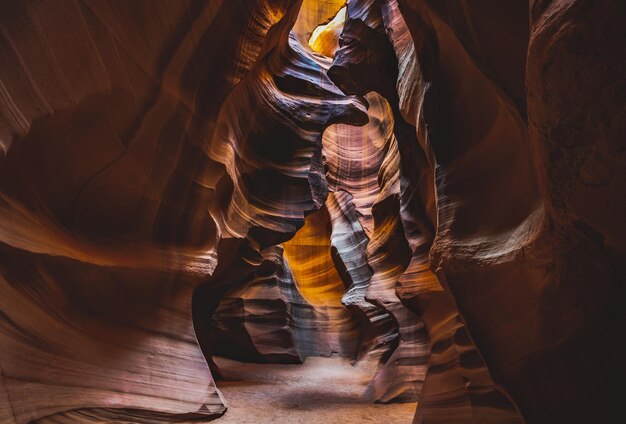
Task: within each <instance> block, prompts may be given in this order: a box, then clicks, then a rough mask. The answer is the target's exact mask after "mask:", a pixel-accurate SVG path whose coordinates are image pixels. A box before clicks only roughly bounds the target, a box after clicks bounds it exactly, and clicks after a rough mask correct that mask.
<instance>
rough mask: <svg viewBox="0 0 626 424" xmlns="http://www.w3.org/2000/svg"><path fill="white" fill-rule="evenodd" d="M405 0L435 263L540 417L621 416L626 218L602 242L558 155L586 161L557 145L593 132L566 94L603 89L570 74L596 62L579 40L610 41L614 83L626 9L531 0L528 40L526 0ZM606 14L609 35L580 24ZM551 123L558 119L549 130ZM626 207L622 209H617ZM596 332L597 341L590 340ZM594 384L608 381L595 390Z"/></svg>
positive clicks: (613, 113)
mask: <svg viewBox="0 0 626 424" xmlns="http://www.w3.org/2000/svg"><path fill="white" fill-rule="evenodd" d="M398 3H399V4H400V10H401V12H402V15H403V17H404V18H405V20H406V23H407V25H408V28H409V29H410V32H411V36H412V39H413V41H414V44H415V46H416V55H417V58H418V60H419V64H420V70H421V73H422V77H421V82H420V79H419V78H417V79H416V82H417V84H415V86H416V87H418V88H419V89H417V90H416V89H415V88H413V89H412V91H410V90H407V91H406V95H405V96H404V98H405V101H404V103H403V114H404V115H405V116H407V119H408V120H409V121H410V122H411V121H412V122H415V123H416V124H418V125H417V127H418V137H419V138H420V144H422V145H423V146H426V147H425V151H426V152H432V156H433V162H434V163H435V174H436V187H437V197H436V199H437V211H438V217H437V236H436V239H435V242H434V245H433V248H432V250H431V259H432V267H433V269H434V270H436V272H437V274H438V277H439V279H440V281H441V282H442V283H443V285H444V286H445V287H446V289H447V290H449V292H450V293H451V294H452V296H453V297H454V300H455V302H456V304H457V305H458V308H459V311H460V313H461V315H462V316H463V318H464V322H465V323H466V324H467V329H468V331H469V334H470V335H471V338H472V340H473V341H474V342H475V343H476V346H477V348H478V349H479V351H480V353H481V355H482V357H483V358H484V359H485V362H486V364H487V365H488V367H489V369H490V371H491V375H492V376H493V379H494V380H495V382H496V383H497V384H498V385H499V387H501V388H503V389H504V390H505V391H506V392H507V393H508V394H509V396H510V397H511V398H512V399H513V400H514V401H515V404H516V405H517V406H518V407H519V410H520V412H521V414H522V415H523V417H524V419H525V420H526V421H527V422H533V423H534V422H537V423H541V422H555V421H562V422H586V421H590V420H591V421H594V420H598V419H600V418H599V416H602V417H604V418H602V419H601V420H604V419H606V420H608V421H610V420H611V418H609V417H610V415H611V414H612V413H614V412H610V411H614V405H617V402H615V400H614V399H615V398H614V393H615V392H616V391H619V390H618V389H616V388H617V387H619V386H620V383H618V381H617V379H614V378H613V377H612V376H614V375H615V372H614V371H615V370H613V371H608V369H607V368H606V366H607V364H608V363H612V364H613V365H612V366H613V367H617V368H618V369H619V372H618V373H617V374H619V375H624V372H623V366H620V365H618V364H616V363H615V362H614V361H612V360H611V359H608V358H613V357H614V356H613V355H614V354H616V353H617V352H622V351H623V349H622V348H621V347H619V346H622V345H619V342H618V343H617V345H616V340H623V339H624V334H625V332H624V328H623V326H622V325H621V324H617V323H618V322H623V319H622V318H617V316H618V315H620V313H618V312H617V311H619V310H623V306H619V305H618V303H620V302H621V301H617V300H616V299H617V298H621V296H617V298H616V297H615V294H616V293H619V292H620V290H621V289H620V287H621V286H622V285H621V284H620V283H618V282H619V281H623V275H624V274H623V267H621V266H620V265H617V264H616V262H615V259H616V258H618V257H622V256H620V255H621V254H620V253H618V252H619V248H618V249H616V247H617V246H618V245H619V243H616V242H615V240H617V239H619V236H617V234H618V232H619V231H620V230H615V231H613V232H611V235H610V236H609V235H608V234H607V239H606V240H607V241H606V242H604V243H603V242H602V240H601V237H599V236H600V234H602V230H601V228H606V227H603V226H602V225H601V224H598V222H597V221H594V220H593V219H591V216H590V215H585V213H584V212H582V210H577V209H576V207H574V206H572V205H573V204H568V203H569V202H568V201H564V199H572V198H573V197H571V198H570V197H569V193H571V192H570V191H569V190H568V189H566V188H565V187H574V186H575V184H574V183H573V180H572V179H570V178H569V177H567V176H566V175H567V173H568V172H570V174H569V175H571V172H576V171H564V172H561V171H558V167H555V166H553V165H548V164H549V163H551V161H556V163H559V164H560V166H563V169H565V168H567V169H569V170H574V169H583V168H582V167H581V168H577V167H576V166H575V165H574V164H573V162H568V160H567V159H565V160H563V158H564V156H563V155H564V153H563V150H561V151H560V153H557V150H556V149H554V150H551V149H550V148H546V146H555V145H556V142H555V141H553V140H557V139H560V140H561V141H562V140H565V139H566V138H568V137H567V136H566V137H563V138H561V135H560V134H561V133H560V132H559V128H561V129H562V130H563V131H565V132H564V133H563V134H565V133H567V134H572V135H573V137H574V138H575V137H578V136H579V135H581V134H584V133H585V131H586V130H581V129H582V128H583V127H584V126H585V125H586V124H583V125H582V126H581V124H578V123H577V124H573V121H571V120H569V119H576V118H574V116H576V113H574V112H573V111H572V110H571V109H570V110H568V109H564V108H563V107H562V106H556V103H559V102H561V101H563V102H566V103H567V104H568V105H570V104H571V105H580V104H586V103H587V102H588V101H591V99H595V98H597V96H596V89H599V87H598V84H597V83H593V82H591V81H590V80H586V81H581V80H577V82H573V80H570V79H568V76H572V75H576V74H577V72H581V75H582V74H586V72H587V71H580V70H581V69H582V68H581V67H584V66H585V65H582V63H583V61H584V59H582V58H584V57H587V52H588V50H586V49H585V47H584V44H581V43H580V42H579V41H580V40H582V39H585V40H591V39H593V41H587V42H588V43H592V44H594V45H595V43H599V44H600V45H603V46H606V48H603V49H602V52H601V53H600V54H598V55H596V56H594V59H593V61H594V71H593V72H596V74H597V75H603V78H605V79H606V81H607V83H606V86H608V87H613V86H614V84H615V83H616V82H617V81H618V80H617V79H616V77H615V74H614V73H613V71H614V70H616V69H618V68H616V67H615V65H616V63H617V62H616V60H615V59H614V58H615V57H616V56H615V54H616V51H617V50H619V48H620V47H618V46H622V49H623V43H620V42H618V41H616V40H617V39H619V38H620V37H618V36H616V34H617V33H618V32H619V31H618V30H617V28H618V27H619V25H618V24H617V23H616V21H615V20H613V19H610V18H608V16H609V15H608V14H611V16H612V17H614V16H615V15H616V14H619V11H622V12H623V7H622V6H618V5H617V2H609V3H610V4H606V5H603V6H596V5H595V4H594V5H593V6H592V2H588V1H573V2H565V3H562V2H550V1H548V2H530V9H531V12H532V13H531V22H532V26H531V29H532V31H533V33H532V34H531V36H530V45H529V44H528V40H529V34H528V26H527V24H526V22H527V19H526V18H524V19H521V18H520V17H522V16H525V14H526V13H528V6H529V5H528V4H527V3H526V2H515V3H514V4H512V5H508V4H507V5H504V4H498V5H497V6H496V5H495V3H494V4H492V5H491V6H490V7H487V6H486V3H483V2H463V3H458V4H454V3H452V2H439V3H435V2H430V1H419V0H415V1H413V0H399V1H398ZM514 11H517V12H516V13H514ZM594 25H597V26H598V27H597V28H598V32H597V33H596V32H595V31H594V30H591V31H588V32H587V31H586V30H585V33H586V34H588V36H589V38H586V37H587V36H581V34H582V31H583V30H582V29H578V28H582V27H585V26H587V28H589V26H594ZM600 26H601V27H602V29H601V30H599V27H600ZM573 28H577V30H575V31H573V32H572V31H570V29H573ZM494 33H497V34H500V36H498V37H494V36H493V34H494ZM622 33H623V31H622ZM575 34H576V35H575ZM591 34H595V35H593V36H591ZM548 40H550V41H548ZM559 43H563V44H560V45H561V46H567V48H569V49H570V51H576V52H577V54H574V55H571V56H568V57H564V56H559V54H557V53H556V51H557V50H558V49H553V47H554V46H555V45H557V44H559ZM548 46H549V47H548ZM609 52H610V53H609ZM574 57H576V58H578V59H572V58H574ZM526 58H528V61H527V60H526ZM618 66H619V65H618ZM622 66H623V65H622ZM568 67H569V68H568ZM568 69H569V71H568ZM574 69H577V70H578V71H573V70H574ZM524 70H526V79H525V80H524ZM549 71H552V72H553V73H552V76H551V77H548V75H549ZM568 72H569V73H568ZM591 72H592V71H590V73H591ZM586 75H589V74H586ZM550 78H553V79H552V80H551V79H550ZM603 78H597V79H596V81H600V80H602V79H603ZM544 81H551V82H550V83H547V84H544ZM408 86H409V84H407V83H406V82H405V83H404V84H399V87H401V88H404V89H405V90H406V87H408ZM524 87H525V88H526V91H527V100H528V101H526V100H525V96H524V90H523V88H524ZM538 87H541V88H539V89H538ZM557 87H560V88H557ZM573 87H584V88H582V90H578V89H573ZM559 89H561V90H563V91H562V92H560V94H559V91H558V90H559ZM572 90H573V91H572ZM609 91H610V89H609ZM566 92H567V94H565V93H566ZM572 93H577V94H576V95H575V96H576V97H575V99H574V98H573V97H570V96H573V95H572ZM411 98H412V100H411ZM554 99H559V100H558V101H555V100H554ZM582 99H585V100H582ZM546 103H547V104H551V105H552V106H546ZM559 104H561V103H559ZM563 104H565V103H562V105H563ZM592 104H593V103H592ZM596 104H602V106H600V108H602V109H603V112H602V114H603V115H604V116H605V117H606V119H602V122H612V119H614V118H613V117H617V116H618V114H619V112H618V109H619V108H616V107H615V106H614V105H615V103H613V102H612V101H609V100H608V99H607V98H604V99H603V100H600V101H599V102H598V103H596ZM551 107H554V109H551ZM592 109H593V108H591V109H586V108H585V112H582V115H578V116H586V117H587V118H586V119H588V120H589V121H587V122H591V121H594V120H595V118H594V116H598V115H594V112H592V111H591V110H592ZM557 110H558V111H559V112H557ZM526 111H528V116H527V115H526ZM560 112H563V115H561V116H562V117H563V121H562V122H561V123H560V125H561V126H560V125H559V124H557V123H558V122H559V119H558V118H557V119H556V120H555V121H552V122H548V120H549V119H551V118H548V119H544V118H543V117H552V116H556V115H558V113H560ZM540 116H541V118H540ZM450 122H454V125H453V126H451V125H450ZM536 122H542V123H543V124H542V125H543V127H542V129H541V130H540V129H539V128H538V127H537V126H536ZM566 122H567V123H566ZM577 122H580V121H577ZM570 124H572V125H570ZM592 127H593V128H597V127H596V124H592ZM609 127H612V125H611V124H608V126H607V128H609ZM565 128H567V130H565ZM615 128H617V127H615ZM607 133H608V132H607V131H606V129H605V130H603V131H602V132H601V134H602V135H601V136H599V137H598V138H597V139H598V140H602V141H598V144H599V145H602V146H607V145H610V143H605V141H604V140H607V138H605V136H604V134H607ZM589 139H594V137H593V136H592V137H589ZM553 143H554V144H553ZM567 143H569V140H568V142H567ZM611 148H614V147H611ZM600 149H602V148H600ZM591 150H593V149H591ZM591 150H590V151H591ZM569 152H573V150H569ZM568 154H569V153H568ZM574 156H575V154H574ZM489 158H497V160H493V159H492V160H489ZM565 163H567V165H565ZM578 163H579V164H582V161H580V162H578ZM610 167H611V165H609V168H610ZM583 174H584V172H580V174H579V175H581V176H582V175H583ZM582 178H583V179H584V177H582ZM553 181H558V183H556V184H555V183H553ZM563 181H568V182H567V183H565V184H564V185H561V183H562V182H563ZM470 185H471V186H472V187H471V188H470V187H469V186H470ZM472 190H476V191H474V192H473V193H472ZM557 198H558V199H559V201H557V202H556V204H557V205H558V206H557V207H556V208H555V203H554V199H557ZM480 199H483V200H480ZM494 199H497V202H494ZM591 203H593V202H591ZM618 204H619V205H621V204H623V203H620V202H619V201H618ZM618 209H619V206H616V209H611V211H610V212H607V213H606V214H605V216H606V217H607V219H610V218H609V217H610V215H611V213H612V211H614V210H618ZM586 220H588V221H587V222H585V221H586ZM583 257H584V258H585V259H584V260H582V258H583ZM582 293H586V294H585V295H582V296H583V298H579V297H578V296H580V295H581V294H582ZM573 299H579V300H577V301H573ZM494 317H497V319H494ZM592 334H595V335H593V336H592ZM606 334H611V336H610V337H609V338H611V339H612V340H613V341H612V342H610V341H609V340H608V339H607V337H606ZM589 338H592V339H594V340H595V341H594V343H592V344H589V343H588V342H585V340H589ZM592 345H593V347H591V346H592ZM618 345H619V346H618ZM582 358H585V359H584V360H583V359H582ZM581 361H584V362H585V363H586V364H587V366H586V367H585V370H584V372H583V373H582V374H584V376H583V375H582V374H581V372H580V370H579V366H578V365H577V364H580V363H581ZM601 375H604V376H605V377H600V376H601ZM609 375H611V377H606V376H609ZM573 376H576V377H575V378H574V377H573ZM599 380H602V382H600V381H599ZM580 381H585V382H586V383H585V384H590V385H592V386H594V387H598V388H599V390H598V391H595V392H594V393H593V394H592V395H591V396H589V394H588V393H587V392H586V390H585V389H584V386H585V384H582V385H581V384H579V382H580ZM547 387H550V389H547ZM591 398H592V399H591ZM591 405H594V406H593V407H592V406H591ZM598 405H602V411H598V410H597V408H596V407H597V406H598Z"/></svg>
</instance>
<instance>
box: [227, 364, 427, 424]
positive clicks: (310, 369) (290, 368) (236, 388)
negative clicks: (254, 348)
mask: <svg viewBox="0 0 626 424" xmlns="http://www.w3.org/2000/svg"><path fill="white" fill-rule="evenodd" d="M216 362H217V364H218V366H219V367H220V368H221V370H222V372H223V374H224V380H221V381H218V387H219V388H220V390H221V391H222V393H223V394H224V397H225V398H226V402H227V406H228V411H227V412H226V414H225V415H224V416H223V417H221V418H219V419H218V420H216V421H215V422H216V424H266V423H267V424H270V423H271V424H283V423H284V424H300V423H303V424H304V423H306V424H312V423H323V424H335V423H337V424H340V423H341V424H350V423H385V424H409V423H411V422H412V420H413V416H414V415H415V408H416V404H415V403H404V404H402V403H395V404H394V403H392V404H386V405H385V404H375V403H372V402H370V401H369V400H367V399H366V397H365V396H364V392H365V389H366V386H367V383H368V382H369V381H370V379H371V376H372V369H371V367H370V366H369V365H367V364H361V365H357V366H352V365H351V364H350V362H349V361H347V360H345V359H342V358H308V359H307V360H306V362H305V363H304V364H302V365H271V364H245V363H241V362H237V361H232V360H229V359H224V358H216Z"/></svg>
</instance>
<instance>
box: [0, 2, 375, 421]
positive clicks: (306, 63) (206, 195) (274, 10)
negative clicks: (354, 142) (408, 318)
mask: <svg viewBox="0 0 626 424" xmlns="http://www.w3.org/2000/svg"><path fill="white" fill-rule="evenodd" d="M299 9H300V2H290V1H260V2H223V1H217V2H191V1H189V2H186V1H181V2H175V3H159V4H152V3H149V2H134V3H132V4H131V3H123V2H99V1H98V2H96V1H82V2H70V1H61V2H56V3H54V4H49V3H41V2H36V1H33V2H29V1H27V2H19V3H17V2H4V3H2V5H0V16H1V18H0V27H1V28H2V33H1V34H2V35H1V36H0V40H1V43H2V44H0V50H1V52H2V54H1V56H2V64H3V66H2V71H0V81H1V84H0V87H1V92H2V96H1V97H0V98H1V101H0V105H1V109H0V110H2V114H1V116H2V119H1V121H0V122H1V125H0V126H1V127H2V129H1V143H2V147H3V152H4V158H3V161H2V164H1V169H0V188H1V191H2V201H1V205H2V207H1V208H0V223H1V227H0V228H1V231H0V237H1V238H0V240H1V242H2V250H3V254H2V264H1V269H2V282H1V284H0V287H1V289H2V291H3V296H2V309H1V310H2V314H3V317H5V318H6V319H3V321H2V332H1V337H2V349H0V364H1V366H2V387H3V390H2V392H3V400H2V403H1V404H0V421H2V422H17V423H23V422H37V421H38V420H41V421H42V422H46V421H49V422H53V421H55V422H63V421H67V422H76V421H85V422H89V421H90V420H91V421H94V420H95V421H98V420H100V421H102V420H105V421H107V420H127V421H132V422H161V421H162V422H172V421H184V420H202V419H205V420H207V419H210V418H214V417H216V416H217V415H219V414H221V413H223V411H224V410H225V408H224V406H223V402H222V400H221V397H220V394H219V391H218V390H217V389H216V387H215V385H214V383H213V381H212V378H211V374H210V372H209V368H208V367H207V363H206V362H205V357H206V359H209V360H210V352H211V347H210V343H209V342H208V337H207V335H208V330H207V329H206V328H204V327H205V326H204V325H203V323H202V322H201V321H200V320H201V319H202V317H203V319H210V314H207V313H205V312H206V311H213V310H214V309H215V308H216V306H217V305H216V301H215V298H219V297H220V296H221V295H222V294H223V293H225V291H226V289H225V286H230V289H232V288H233V287H234V286H235V285H236V283H237V281H241V276H240V275H231V276H229V277H230V278H222V277H223V275H224V274H226V273H227V270H228V269H229V263H231V264H232V265H233V266H234V267H235V269H237V273H235V274H238V273H241V274H245V273H246V272H250V269H251V268H254V267H255V266H258V265H260V264H261V262H262V259H261V255H260V253H259V251H260V250H261V248H262V247H263V246H270V245H273V244H276V243H277V242H279V241H283V240H284V239H287V238H289V237H290V236H291V235H293V233H295V231H296V230H297V228H298V227H299V226H301V225H303V223H304V213H305V212H307V211H312V210H315V209H318V208H319V207H321V205H322V204H323V202H324V198H325V190H326V189H325V183H324V176H323V171H322V168H321V136H322V132H323V131H324V129H325V127H326V126H328V125H329V124H332V123H336V122H349V123H353V124H363V123H364V122H365V120H366V114H365V107H364V105H363V104H362V103H361V102H360V101H359V100H358V99H356V98H354V97H346V96H345V95H343V94H342V93H341V92H340V91H339V90H337V88H336V87H335V86H334V85H333V84H332V83H331V82H330V81H329V80H328V79H325V78H324V75H325V74H324V72H322V70H321V68H320V67H319V65H317V64H316V62H315V60H312V59H311V57H310V56H311V55H310V53H308V52H306V51H305V50H304V49H303V48H302V46H301V44H300V43H299V42H297V40H296V38H295V36H290V35H289V34H290V30H291V28H292V27H293V26H294V23H295V21H296V18H297V16H298V12H299ZM226 35H227V36H226ZM245 239H247V240H248V241H245ZM255 252H256V253H255ZM218 262H219V265H217V264H218ZM239 265H242V266H241V267H240V266H239ZM216 266H217V268H216ZM239 268H242V270H241V271H240V270H239ZM244 269H247V271H244ZM213 272H215V274H214V275H213V276H211V274H212V273H213ZM207 295H212V296H213V297H211V296H207ZM192 309H193V314H192ZM192 315H193V317H196V319H195V327H194V326H193V325H192ZM194 330H195V334H194ZM196 336H197V338H198V342H200V345H201V347H202V350H201V349H199V348H198V345H197V342H196V340H195V339H196ZM203 353H204V355H203ZM209 363H210V362H209ZM214 369H215V368H214ZM5 394H6V401H5V398H4V396H5Z"/></svg>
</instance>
